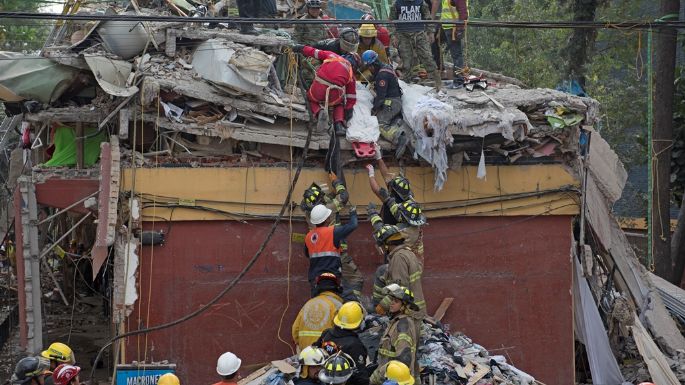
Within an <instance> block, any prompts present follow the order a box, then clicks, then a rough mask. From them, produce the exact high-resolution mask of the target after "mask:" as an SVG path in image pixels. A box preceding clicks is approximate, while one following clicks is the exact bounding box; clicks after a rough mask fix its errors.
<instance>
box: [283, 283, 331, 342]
mask: <svg viewBox="0 0 685 385" xmlns="http://www.w3.org/2000/svg"><path fill="white" fill-rule="evenodd" d="M315 287H316V296H315V297H314V298H311V299H310V300H309V301H307V302H306V303H305V304H304V306H302V309H300V312H299V313H298V314H297V317H296V318H295V322H293V327H292V336H293V341H294V342H295V345H297V347H298V351H302V350H303V349H304V348H306V347H307V346H310V345H312V344H313V343H314V342H316V340H318V339H319V337H321V333H322V332H323V331H324V330H326V329H328V328H331V327H332V326H333V317H335V313H336V312H337V311H338V309H340V307H341V306H342V303H343V300H342V297H340V294H341V289H340V283H339V281H338V278H337V277H336V276H335V274H333V273H323V274H321V275H320V276H318V277H317V279H316V286H315Z"/></svg>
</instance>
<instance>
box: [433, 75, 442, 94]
mask: <svg viewBox="0 0 685 385" xmlns="http://www.w3.org/2000/svg"><path fill="white" fill-rule="evenodd" d="M433 81H435V90H436V91H438V92H440V89H441V88H442V76H441V74H440V70H435V71H433Z"/></svg>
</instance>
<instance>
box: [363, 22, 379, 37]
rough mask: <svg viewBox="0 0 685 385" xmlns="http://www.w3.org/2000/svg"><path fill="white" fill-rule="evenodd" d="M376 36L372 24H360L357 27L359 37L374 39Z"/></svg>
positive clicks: (376, 33) (376, 32)
mask: <svg viewBox="0 0 685 385" xmlns="http://www.w3.org/2000/svg"><path fill="white" fill-rule="evenodd" d="M376 36H378V31H377V30H376V27H375V26H374V25H373V24H362V26H361V27H359V37H376Z"/></svg>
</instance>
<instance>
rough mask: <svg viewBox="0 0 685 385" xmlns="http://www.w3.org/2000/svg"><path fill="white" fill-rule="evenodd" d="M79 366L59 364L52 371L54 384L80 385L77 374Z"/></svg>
mask: <svg viewBox="0 0 685 385" xmlns="http://www.w3.org/2000/svg"><path fill="white" fill-rule="evenodd" d="M80 372H81V368H80V367H78V366H73V365H69V364H61V365H59V366H58V367H56V368H55V371H54V372H53V373H52V380H53V382H54V383H55V385H80V383H81V382H80V380H79V377H78V374H79V373H80Z"/></svg>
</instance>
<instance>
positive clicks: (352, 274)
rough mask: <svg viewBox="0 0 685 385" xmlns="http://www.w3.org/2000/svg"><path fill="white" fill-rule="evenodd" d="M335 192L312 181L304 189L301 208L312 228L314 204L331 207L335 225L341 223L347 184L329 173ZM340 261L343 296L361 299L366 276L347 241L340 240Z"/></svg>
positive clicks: (347, 195)
mask: <svg viewBox="0 0 685 385" xmlns="http://www.w3.org/2000/svg"><path fill="white" fill-rule="evenodd" d="M328 176H329V179H330V181H331V184H332V185H333V188H334V189H335V193H334V195H333V194H326V193H325V192H324V191H323V189H322V188H321V187H320V186H319V185H317V184H316V183H312V185H311V186H309V188H308V189H306V190H305V191H304V194H303V197H302V202H301V203H300V208H301V209H302V211H304V215H305V219H306V221H307V224H308V225H309V229H310V230H312V229H313V228H314V225H312V223H311V221H310V215H311V211H312V209H313V208H314V206H316V205H319V204H322V205H325V206H326V207H327V208H328V209H330V210H331V211H332V212H333V214H332V215H335V217H334V218H335V222H334V225H341V222H340V215H339V214H338V213H339V212H340V211H341V210H342V209H343V208H344V207H345V206H346V205H347V201H348V199H349V194H348V192H347V189H346V188H345V185H344V184H343V183H342V182H341V181H340V180H339V179H338V178H337V176H336V175H335V174H333V173H330V174H328ZM340 262H341V264H342V267H341V269H342V284H343V298H344V299H345V300H348V301H359V300H360V299H361V295H362V288H363V286H364V276H363V275H362V274H361V272H360V271H359V268H358V267H357V264H356V263H354V260H353V259H352V256H351V255H350V254H349V253H348V252H347V242H345V241H342V242H340Z"/></svg>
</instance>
